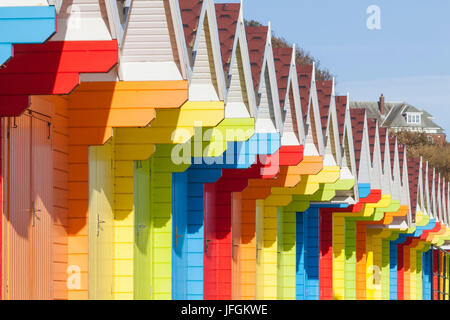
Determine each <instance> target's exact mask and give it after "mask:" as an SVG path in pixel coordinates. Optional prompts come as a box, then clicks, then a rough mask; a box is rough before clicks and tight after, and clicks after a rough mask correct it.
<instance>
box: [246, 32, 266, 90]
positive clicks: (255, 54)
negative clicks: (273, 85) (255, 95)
mask: <svg viewBox="0 0 450 320" xmlns="http://www.w3.org/2000/svg"><path fill="white" fill-rule="evenodd" d="M245 31H246V34H247V43H248V51H249V55H250V64H251V67H252V77H253V85H254V86H255V92H257V91H258V86H259V78H260V75H261V69H262V64H263V61H264V50H265V47H266V40H267V31H268V28H267V27H264V26H262V27H246V28H245Z"/></svg>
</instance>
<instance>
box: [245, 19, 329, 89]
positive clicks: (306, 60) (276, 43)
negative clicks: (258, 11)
mask: <svg viewBox="0 0 450 320" xmlns="http://www.w3.org/2000/svg"><path fill="white" fill-rule="evenodd" d="M245 25H246V26H249V27H261V26H263V25H262V24H261V23H260V22H258V21H255V20H245ZM272 47H274V48H284V47H292V44H291V43H290V42H289V41H287V40H286V39H284V38H283V37H277V36H276V35H275V33H274V32H272ZM295 63H296V64H297V65H305V64H313V63H315V64H316V80H318V81H324V80H332V79H333V75H332V74H331V73H330V71H329V70H328V69H327V68H323V67H321V66H320V61H319V60H318V59H316V58H314V57H312V56H311V54H310V53H309V52H306V51H305V50H304V49H302V48H300V47H298V46H296V50H295Z"/></svg>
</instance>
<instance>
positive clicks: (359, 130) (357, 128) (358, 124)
mask: <svg viewBox="0 0 450 320" xmlns="http://www.w3.org/2000/svg"><path fill="white" fill-rule="evenodd" d="M364 114H365V111H364V110H363V109H351V110H350V116H351V120H352V132H353V145H354V150H355V160H356V166H357V167H358V168H359V159H360V156H361V148H362V138H363V128H364Z"/></svg>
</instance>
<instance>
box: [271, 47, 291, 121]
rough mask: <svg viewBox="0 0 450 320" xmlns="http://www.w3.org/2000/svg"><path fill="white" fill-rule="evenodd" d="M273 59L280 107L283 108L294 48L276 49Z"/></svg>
mask: <svg viewBox="0 0 450 320" xmlns="http://www.w3.org/2000/svg"><path fill="white" fill-rule="evenodd" d="M273 57H274V61H275V71H276V75H277V85H278V95H279V98H280V107H281V111H282V112H283V107H284V103H285V101H284V100H285V98H286V90H287V86H288V79H289V69H290V67H291V59H292V48H274V49H273Z"/></svg>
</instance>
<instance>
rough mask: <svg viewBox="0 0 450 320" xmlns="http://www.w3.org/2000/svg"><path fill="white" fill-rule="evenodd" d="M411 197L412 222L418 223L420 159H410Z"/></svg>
mask: <svg viewBox="0 0 450 320" xmlns="http://www.w3.org/2000/svg"><path fill="white" fill-rule="evenodd" d="M407 161H408V180H409V196H410V200H411V212H412V220H413V222H415V221H416V207H417V191H418V185H419V171H420V158H418V157H415V158H412V157H408V159H407Z"/></svg>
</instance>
